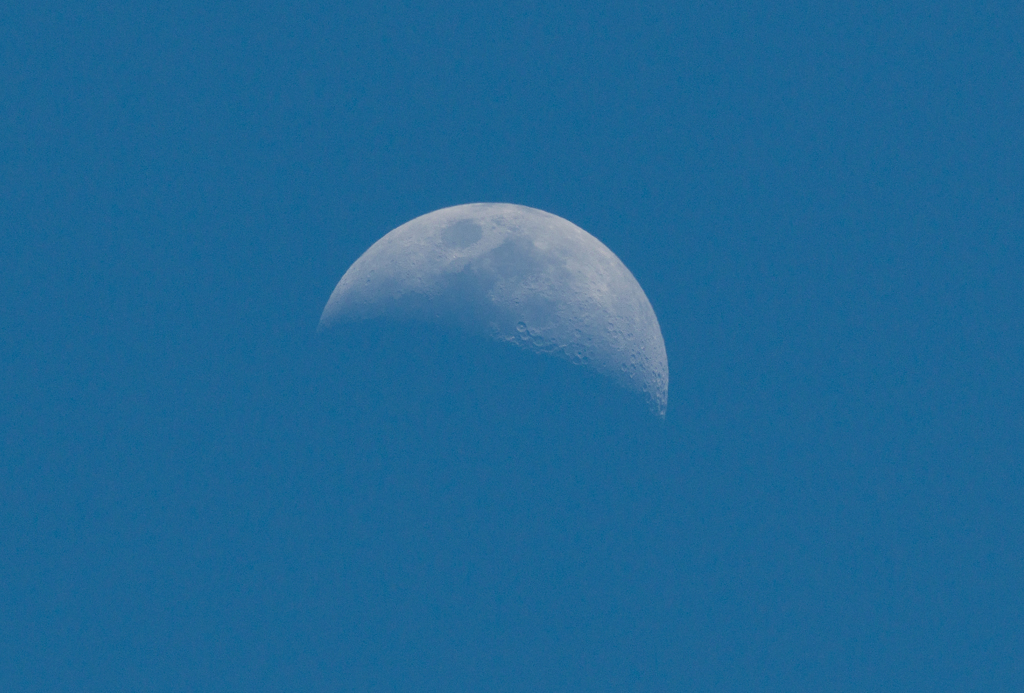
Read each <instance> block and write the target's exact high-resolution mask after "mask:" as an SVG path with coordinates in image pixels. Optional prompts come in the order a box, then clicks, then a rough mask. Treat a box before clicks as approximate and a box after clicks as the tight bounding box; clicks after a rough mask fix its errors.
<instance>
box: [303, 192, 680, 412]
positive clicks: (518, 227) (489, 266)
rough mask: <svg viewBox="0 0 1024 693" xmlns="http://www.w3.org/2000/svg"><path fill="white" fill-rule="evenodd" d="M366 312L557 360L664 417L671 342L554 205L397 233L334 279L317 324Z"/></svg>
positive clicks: (619, 266) (494, 209)
mask: <svg viewBox="0 0 1024 693" xmlns="http://www.w3.org/2000/svg"><path fill="white" fill-rule="evenodd" d="M366 320H370V321H381V320H383V321H391V322H393V323H396V324H398V323H401V324H405V325H408V326H409V329H411V330H414V331H415V330H417V329H420V328H421V327H425V326H430V327H432V328H442V330H445V329H447V330H455V331H458V332H459V333H461V334H465V335H475V336H479V337H484V338H486V339H488V340H491V341H497V342H502V343H505V344H509V345H514V346H515V347H516V348H518V349H520V350H521V351H523V352H526V353H530V354H534V355H536V354H541V355H546V356H549V357H554V358H555V360H559V361H563V362H568V363H570V364H572V365H573V366H575V367H576V368H578V369H579V370H581V371H585V372H587V373H593V374H597V375H599V376H600V377H602V378H605V379H607V380H609V381H611V382H614V383H615V384H616V385H617V386H618V388H619V389H620V390H621V391H623V392H626V393H632V394H635V395H638V396H640V397H641V398H642V399H644V400H645V401H646V402H647V405H648V406H649V408H650V409H652V410H653V411H655V412H656V413H657V414H658V415H660V416H663V415H664V413H665V409H666V406H667V402H668V361H667V357H666V352H665V343H664V340H663V338H662V335H661V328H660V326H659V325H658V320H657V317H656V316H655V314H654V310H653V308H652V307H651V304H650V302H649V301H648V299H647V296H646V295H645V294H644V292H643V289H641V288H640V285H639V283H637V281H636V279H635V278H634V277H633V275H632V274H631V273H630V272H629V270H628V269H627V268H626V266H625V265H624V264H623V263H622V262H621V261H620V260H619V259H618V258H617V257H616V256H615V254H614V253H612V251H611V250H609V249H608V248H607V247H606V246H605V245H604V244H602V243H601V242H600V241H598V240H597V239H596V238H594V237H593V236H591V235H590V234H588V233H587V232H586V231H584V230H583V229H581V228H579V227H578V226H576V225H574V224H572V223H571V222H568V221H566V220H565V219H562V218H561V217H557V216H555V215H553V214H548V213H547V212H543V211H540V210H537V209H532V208H530V207H523V206H520V205H511V204H470V205H460V206H458V207H449V208H447V209H442V210H438V211H436V212H431V213H430V214H426V215H424V216H421V217H418V218H416V219H413V220H412V221H410V222H408V223H406V224H403V225H402V226H400V227H398V228H397V229H395V230H393V231H391V232H390V233H388V234H387V235H386V236H384V237H383V238H381V239H380V240H379V241H377V242H376V243H375V244H374V245H373V246H371V247H370V249H369V250H367V251H366V252H365V253H364V254H363V255H362V256H361V257H360V258H359V259H358V260H357V261H356V262H355V263H354V264H353V265H352V267H350V268H349V270H348V271H347V272H346V273H345V274H344V276H343V277H342V278H341V281H339V282H338V285H337V287H336V288H335V289H334V292H333V293H332V294H331V297H330V300H329V301H328V303H327V306H326V307H325V308H324V311H323V315H322V316H321V320H320V327H319V331H320V332H321V333H326V334H328V335H332V336H338V335H339V334H342V333H344V332H345V331H346V330H351V329H352V326H353V325H354V324H356V323H359V322H360V321H366ZM430 333H431V331H430V330H426V329H424V331H423V339H428V338H433V337H428V334H430ZM536 394H537V395H538V396H545V394H544V392H543V391H541V392H538V393H536Z"/></svg>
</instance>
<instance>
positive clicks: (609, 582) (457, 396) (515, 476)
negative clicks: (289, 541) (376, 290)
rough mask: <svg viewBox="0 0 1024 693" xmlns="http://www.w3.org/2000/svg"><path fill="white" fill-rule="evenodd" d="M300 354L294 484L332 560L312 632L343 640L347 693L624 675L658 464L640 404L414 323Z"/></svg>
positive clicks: (530, 356)
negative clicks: (302, 409)
mask: <svg viewBox="0 0 1024 693" xmlns="http://www.w3.org/2000/svg"><path fill="white" fill-rule="evenodd" d="M314 351H315V359H314V361H315V362H316V363H319V364H320V365H321V366H322V368H321V369H320V370H318V372H317V373H316V375H315V377H314V379H313V381H312V382H311V383H310V388H311V389H310V396H311V405H312V406H311V409H310V412H311V415H312V416H320V417H322V420H321V425H320V426H319V428H320V429H321V430H322V432H323V437H322V439H319V440H317V441H310V445H311V446H312V447H313V448H315V449H314V450H313V451H312V453H313V454H312V455H310V456H309V458H308V461H307V464H308V465H310V466H309V468H308V469H307V470H306V471H305V474H306V481H305V483H307V484H313V483H318V482H317V481H315V480H316V479H319V480H320V481H319V483H321V484H322V487H321V489H320V490H319V492H318V494H314V495H319V496H320V497H321V498H323V504H322V506H321V507H320V508H319V509H318V510H316V511H315V513H314V514H316V515H317V517H318V518H319V519H318V520H316V521H315V524H317V525H318V532H319V533H320V538H319V539H318V540H317V541H319V542H322V543H321V550H334V551H336V552H338V553H339V554H343V555H344V557H345V558H344V560H343V561H342V564H343V566H344V567H343V571H342V572H343V574H338V575H336V578H337V579H338V580H339V582H338V584H337V585H336V588H337V590H338V594H337V595H335V596H334V597H332V599H333V600H335V601H334V602H333V603H334V607H333V609H334V610H333V613H334V618H335V619H336V620H335V622H333V623H331V624H330V625H325V627H328V628H331V629H341V630H343V631H345V632H346V633H348V635H347V636H346V638H347V640H346V641H347V642H348V643H349V645H348V647H347V648H346V650H345V652H344V653H339V657H341V662H340V666H342V667H343V668H344V675H343V678H344V680H346V681H347V682H348V683H350V684H353V685H355V688H353V690H357V689H361V688H360V686H361V685H367V686H371V685H380V686H383V687H384V688H386V689H387V690H410V691H411V690H421V689H419V688H418V686H420V685H425V683H426V682H427V681H428V680H446V681H448V682H449V683H450V684H451V685H452V686H457V687H459V688H460V689H461V687H462V686H469V687H471V688H477V687H482V688H478V689H480V690H483V689H484V688H486V689H487V690H531V689H535V687H536V686H543V687H550V686H553V685H554V686H558V687H559V688H560V689H561V690H583V689H586V688H587V687H589V686H591V685H592V684H593V683H594V682H595V681H603V682H605V684H607V686H608V689H609V690H612V689H615V688H620V687H622V688H628V685H629V682H630V681H636V680H637V679H636V673H637V671H638V670H639V669H643V668H645V667H646V666H647V665H650V662H648V661H647V659H649V658H650V657H651V656H652V654H651V650H650V648H648V647H647V646H646V645H645V641H646V639H647V638H648V637H650V635H651V633H652V632H653V631H652V630H651V628H654V627H656V625H655V622H656V621H657V619H654V620H652V618H651V614H652V613H653V612H654V611H655V610H656V605H654V604H650V603H642V602H641V601H640V600H639V599H638V598H637V595H639V594H645V595H651V594H659V593H661V592H662V591H663V590H660V588H659V587H658V585H657V584H655V583H657V581H658V579H659V578H658V567H657V566H656V565H654V564H653V563H656V557H657V555H658V551H657V546H656V544H657V543H658V542H659V541H660V540H659V538H658V536H657V533H656V531H655V529H654V528H655V527H656V526H657V524H658V523H657V515H658V512H659V508H660V507H664V503H663V502H662V501H661V500H660V498H661V496H660V494H662V493H663V489H664V484H663V483H662V479H663V474H664V472H665V466H666V465H667V464H668V461H667V460H666V459H665V457H664V454H663V451H662V437H663V433H664V431H663V430H662V429H663V426H664V423H663V421H662V420H661V419H659V418H658V417H656V416H654V415H652V414H651V413H650V410H649V409H648V407H647V404H646V402H644V401H643V400H642V399H641V398H640V397H638V396H634V395H631V394H630V393H627V392H625V391H624V390H623V389H622V388H620V387H619V386H617V385H615V384H614V383H612V382H611V381H610V380H607V379H605V378H604V377H602V376H598V375H596V374H594V373H592V372H589V371H588V370H587V369H583V368H579V367H576V366H573V365H571V364H569V363H567V362H565V361H562V360H559V359H555V358H551V357H544V356H540V355H537V354H534V353H530V352H526V351H523V350H520V349H519V348H517V347H515V346H513V345H508V344H501V343H496V342H492V341H488V340H484V339H479V338H475V337H470V336H466V335H463V334H460V333H457V332H453V331H446V330H441V329H439V328H435V327H429V326H425V325H417V324H397V323H379V322H362V323H353V324H351V325H350V326H348V329H342V330H338V331H336V332H335V333H334V336H332V337H322V336H321V337H319V338H318V339H317V343H316V345H315V347H314ZM329 610H330V609H329ZM609 648H611V650H609ZM608 651H616V652H619V653H621V656H620V657H618V658H616V659H615V661H608V660H607V658H603V659H601V660H598V659H596V658H594V657H591V656H590V654H589V653H592V652H595V653H596V652H608ZM567 653H572V655H571V657H570V658H568V659H567V658H566V657H567V656H568V655H567ZM638 668H639V669H638ZM427 672H433V673H432V674H431V675H430V676H428V675H427ZM438 672H440V676H439V677H438V679H432V678H431V676H434V675H435V674H437V673H438ZM374 682H376V684H374ZM588 682H589V683H588Z"/></svg>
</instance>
